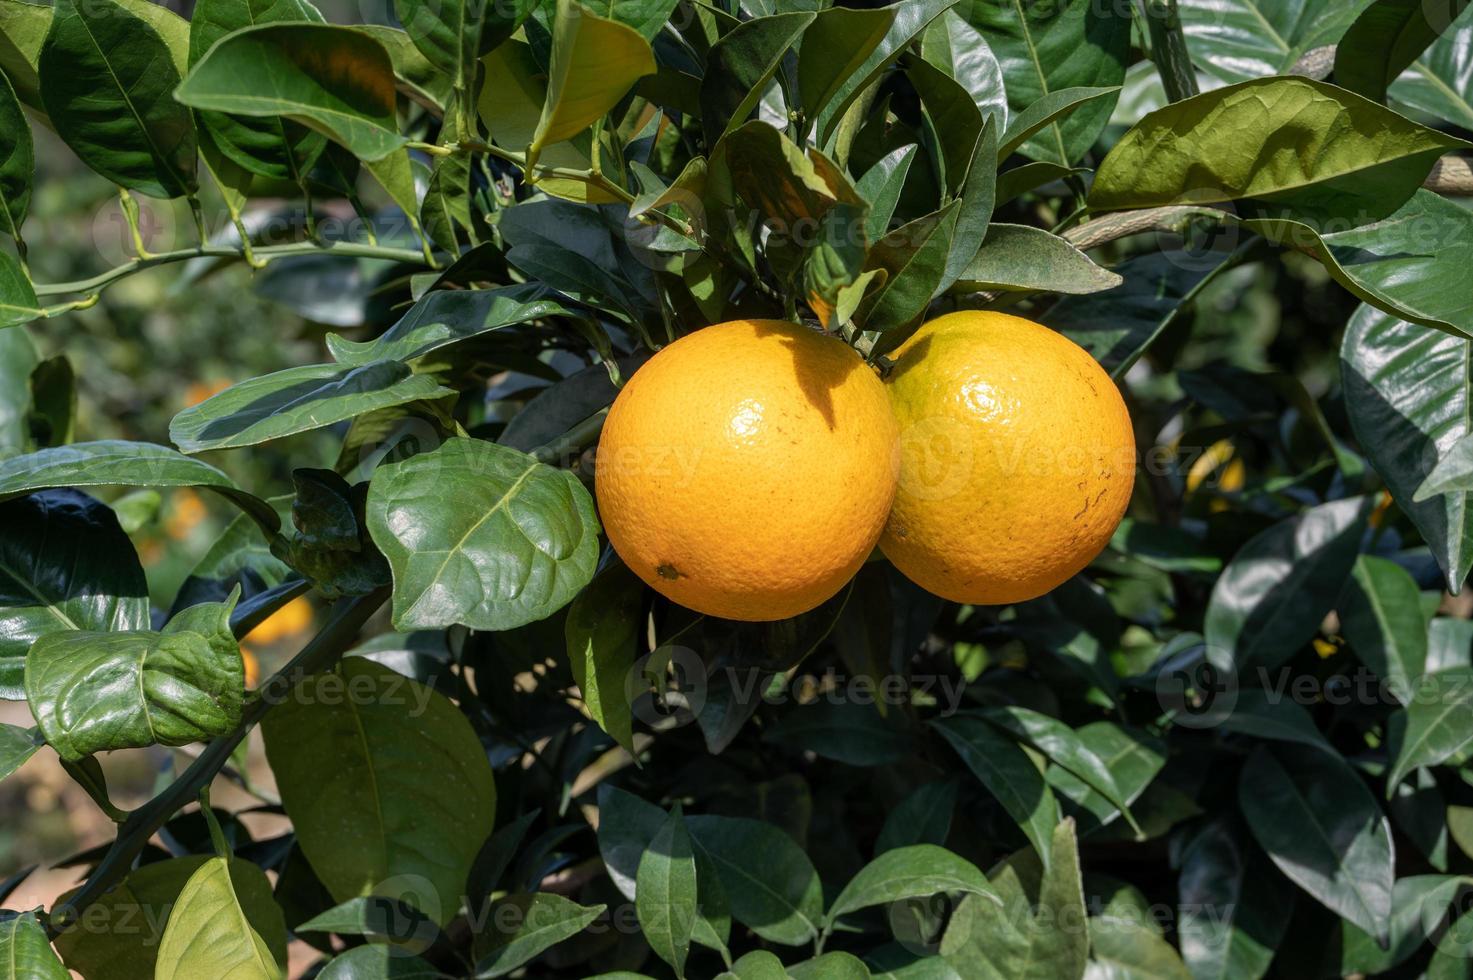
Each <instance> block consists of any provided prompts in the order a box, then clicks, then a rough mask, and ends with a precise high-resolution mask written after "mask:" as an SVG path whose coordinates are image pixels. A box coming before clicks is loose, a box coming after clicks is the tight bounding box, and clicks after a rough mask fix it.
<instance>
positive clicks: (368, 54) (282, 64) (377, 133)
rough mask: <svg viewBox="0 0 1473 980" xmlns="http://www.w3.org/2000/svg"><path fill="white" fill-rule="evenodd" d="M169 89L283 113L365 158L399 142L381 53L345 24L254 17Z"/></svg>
mask: <svg viewBox="0 0 1473 980" xmlns="http://www.w3.org/2000/svg"><path fill="white" fill-rule="evenodd" d="M268 79H269V84H262V82H261V81H251V80H263V81H264V80H268ZM174 94H175V97H176V98H177V99H178V100H179V101H180V102H182V103H183V104H185V105H189V106H193V107H195V108H196V109H212V110H215V111H217V112H226V113H232V114H235V115H242V116H285V117H286V118H288V119H293V120H296V121H297V122H299V123H302V124H303V125H305V126H308V127H310V128H311V129H313V130H316V131H317V132H319V133H322V134H323V135H324V136H327V137H328V138H330V139H333V140H336V141H337V142H339V143H341V144H342V145H343V146H345V147H347V148H348V149H349V150H351V151H352V152H353V154H354V155H355V156H357V157H358V158H360V159H362V160H366V161H376V160H382V159H384V158H385V157H387V156H389V155H390V154H392V153H393V152H394V151H396V150H398V149H400V148H401V147H403V145H404V142H405V140H404V137H403V136H400V135H399V131H398V122H397V120H396V118H395V90H394V67H393V64H392V63H391V62H390V61H389V54H388V52H387V51H385V50H384V47H383V45H382V44H380V43H379V42H378V41H376V40H374V39H373V38H371V37H369V36H368V35H367V34H364V33H363V32H361V31H356V30H354V29H353V28H351V27H340V26H337V25H335V24H262V25H260V26H258V27H252V28H247V29H245V30H241V31H236V32H235V33H234V34H231V35H229V36H228V37H226V38H224V39H222V40H221V41H220V42H219V43H217V44H216V45H215V46H214V47H212V48H211V49H210V50H209V52H208V53H207V54H206V55H205V56H204V57H203V58H201V59H200V61H199V62H198V63H197V64H195V65H194V67H193V68H191V69H190V71H189V75H188V76H187V77H186V78H185V79H184V81H183V82H182V83H180V84H179V86H178V91H177V92H175V93H174Z"/></svg>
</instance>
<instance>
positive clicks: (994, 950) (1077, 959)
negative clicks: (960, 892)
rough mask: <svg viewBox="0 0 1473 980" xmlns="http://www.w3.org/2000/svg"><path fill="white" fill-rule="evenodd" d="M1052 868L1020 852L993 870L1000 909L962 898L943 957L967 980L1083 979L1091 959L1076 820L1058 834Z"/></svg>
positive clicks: (1053, 838) (1057, 830)
mask: <svg viewBox="0 0 1473 980" xmlns="http://www.w3.org/2000/svg"><path fill="white" fill-rule="evenodd" d="M1049 855H1050V856H1049V860H1048V864H1047V867H1046V868H1045V866H1044V864H1043V862H1042V861H1041V859H1040V858H1039V856H1038V855H1037V854H1035V853H1034V852H1033V851H1020V852H1019V853H1017V854H1014V855H1013V856H1012V857H1010V858H1008V860H1007V861H1006V862H1005V863H1004V864H1003V865H1001V867H999V868H997V869H994V870H993V873H992V877H991V881H992V885H993V888H994V889H995V890H996V892H997V894H998V895H999V896H1000V897H1001V898H1002V900H1003V905H1002V906H1001V907H999V906H998V905H997V904H995V903H994V902H992V901H990V900H989V899H987V898H984V897H982V896H980V895H971V896H968V897H967V898H965V899H963V900H962V903H961V905H960V906H958V907H957V910H956V912H955V913H953V915H952V918H951V921H950V922H949V923H948V924H947V926H946V932H945V934H944V935H943V936H942V938H941V955H942V956H944V957H945V958H946V960H947V962H948V963H950V964H951V965H952V967H954V968H955V969H956V971H957V972H958V973H959V974H961V975H962V976H963V977H966V978H968V980H973V978H976V980H1080V978H1082V977H1083V976H1084V971H1085V965H1086V958H1087V956H1088V954H1089V933H1088V930H1087V929H1086V928H1085V907H1084V889H1083V883H1082V881H1081V878H1080V873H1079V850H1078V846H1077V843H1076V841H1075V838H1074V822H1073V821H1072V820H1065V821H1062V822H1061V823H1060V824H1059V825H1058V826H1057V827H1055V828H1053V831H1052V835H1051V840H1050V843H1049Z"/></svg>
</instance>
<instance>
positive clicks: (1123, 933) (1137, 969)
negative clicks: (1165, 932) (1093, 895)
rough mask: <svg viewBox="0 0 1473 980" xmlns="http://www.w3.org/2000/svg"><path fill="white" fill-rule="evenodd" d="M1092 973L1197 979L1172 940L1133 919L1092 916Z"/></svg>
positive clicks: (1114, 979)
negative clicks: (1162, 936) (1188, 968)
mask: <svg viewBox="0 0 1473 980" xmlns="http://www.w3.org/2000/svg"><path fill="white" fill-rule="evenodd" d="M1089 944H1090V959H1091V964H1092V965H1091V976H1095V975H1098V976H1099V977H1101V978H1109V980H1193V978H1192V974H1191V972H1190V971H1188V970H1187V967H1186V964H1184V963H1183V962H1182V960H1181V956H1180V955H1178V954H1177V952H1176V950H1174V949H1172V948H1171V944H1170V943H1168V942H1167V941H1166V940H1165V939H1162V938H1161V936H1160V935H1159V934H1157V933H1155V932H1153V931H1151V929H1150V928H1149V927H1148V926H1146V925H1144V924H1142V923H1140V922H1134V921H1132V920H1130V919H1117V918H1091V919H1090V920H1089Z"/></svg>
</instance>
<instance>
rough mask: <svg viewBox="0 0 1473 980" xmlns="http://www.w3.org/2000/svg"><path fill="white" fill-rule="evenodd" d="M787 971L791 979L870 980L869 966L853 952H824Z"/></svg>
mask: <svg viewBox="0 0 1473 980" xmlns="http://www.w3.org/2000/svg"><path fill="white" fill-rule="evenodd" d="M787 971H788V976H789V977H791V978H792V980H870V972H869V967H867V966H865V965H864V961H863V960H861V959H860V958H859V957H857V956H855V955H854V954H853V953H841V952H833V953H824V954H823V955H822V956H816V957H814V958H813V959H811V960H805V961H804V962H802V963H794V964H793V965H792V966H790V967H788V968H787Z"/></svg>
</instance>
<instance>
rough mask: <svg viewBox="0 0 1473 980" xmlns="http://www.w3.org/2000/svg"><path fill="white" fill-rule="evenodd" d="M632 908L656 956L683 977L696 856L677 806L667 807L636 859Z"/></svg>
mask: <svg viewBox="0 0 1473 980" xmlns="http://www.w3.org/2000/svg"><path fill="white" fill-rule="evenodd" d="M637 881H638V892H637V903H636V910H637V914H638V915H639V927H640V929H641V930H642V931H643V932H644V936H645V939H646V940H647V941H648V942H649V944H650V948H651V949H653V950H654V951H655V954H656V955H658V956H659V957H660V959H662V960H664V961H665V962H666V963H669V964H670V965H671V966H672V967H674V968H675V972H676V974H677V975H679V976H684V975H685V958H686V956H687V955H688V954H689V953H690V942H691V931H692V930H693V929H694V928H695V923H696V916H697V913H698V910H699V906H698V905H697V901H696V858H695V854H694V852H693V851H692V849H691V840H690V835H689V834H688V833H687V832H686V829H685V818H684V816H682V815H681V812H680V807H678V806H677V807H676V808H675V809H674V810H672V811H671V813H670V817H669V818H668V819H667V820H666V821H665V824H664V826H662V827H661V828H660V830H659V832H658V833H656V834H655V836H654V837H653V838H652V839H651V840H650V845H649V848H648V849H647V850H646V851H645V852H644V857H642V858H640V861H639V873H638V877H637Z"/></svg>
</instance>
